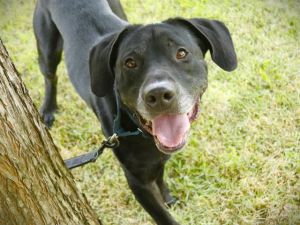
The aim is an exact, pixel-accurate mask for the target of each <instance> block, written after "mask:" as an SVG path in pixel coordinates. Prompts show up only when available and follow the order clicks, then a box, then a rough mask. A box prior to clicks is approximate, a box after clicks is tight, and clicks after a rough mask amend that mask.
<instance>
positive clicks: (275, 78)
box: [0, 0, 300, 225]
mask: <svg viewBox="0 0 300 225" xmlns="http://www.w3.org/2000/svg"><path fill="white" fill-rule="evenodd" d="M34 3H35V1H34V0H9V1H6V0H0V37H1V39H2V40H3V41H4V44H5V45H6V47H7V48H8V51H9V53H10V55H11V57H12V58H13V61H14V62H15V64H16V67H17V69H18V70H19V72H20V74H21V76H22V79H23V80H24V81H25V83H26V86H27V88H28V89H29V93H30V95H31V97H32V99H33V101H34V102H35V104H36V105H37V107H40V106H41V103H42V97H43V92H44V88H43V85H44V84H43V77H42V75H41V73H40V71H39V69H38V65H37V51H36V47H35V40H34V36H33V31H32V14H33V9H34ZM122 4H123V6H124V8H125V11H126V13H127V15H128V18H129V21H130V22H132V23H153V22H158V21H161V20H163V19H166V18H168V17H174V16H181V17H205V18H214V19H218V20H221V21H224V22H225V24H226V25H227V26H228V27H229V30H230V31H231V33H232V38H233V41H234V43H235V48H236V52H237V55H238V62H239V65H238V69H237V70H235V71H234V72H232V73H227V72H224V71H222V70H221V69H220V68H218V67H217V66H216V65H215V64H214V63H213V62H212V61H211V60H210V56H209V54H207V61H208V67H209V88H208V90H207V92H206V93H205V95H204V97H203V101H202V105H201V115H200V117H199V119H198V121H197V122H196V123H194V125H193V129H192V130H193V132H192V135H191V137H190V141H189V144H188V145H187V146H186V147H185V149H184V150H183V151H182V152H180V153H178V154H176V155H174V157H173V158H172V159H171V160H170V161H169V163H168V165H167V171H166V174H167V176H166V181H167V183H168V184H169V186H170V189H171V191H172V193H173V194H174V195H175V196H177V197H178V198H179V199H180V202H179V203H178V204H176V205H175V206H174V207H173V208H172V209H170V211H171V213H172V214H173V215H174V217H175V218H176V219H177V220H178V221H179V222H180V223H181V224H184V225H185V224H189V225H206V224H207V225H208V224H209V225H217V224H228V225H233V224H238V225H240V224H241V225H244V224H245V225H246V224H247V225H255V224H265V225H275V224H278V225H298V224H300V2H299V1H298V0H265V1H262V0H253V1H240V0H232V1H230V0H226V1H220V0H210V1H209V0H180V1H179V0H168V1H167V0H162V1H154V0H152V1H150V0H143V1H141V0H122ZM58 77H59V84H58V93H59V94H58V103H59V113H58V114H57V115H56V121H55V123H54V127H53V128H52V129H51V134H52V137H53V139H54V141H55V143H56V145H57V146H58V147H59V149H60V151H61V154H62V156H63V158H68V157H71V156H74V155H76V154H79V153H81V152H85V151H88V150H90V149H93V148H95V147H97V146H98V145H99V143H100V142H101V140H102V138H103V137H102V135H101V128H100V126H99V125H98V123H97V120H96V117H95V116H94V115H93V113H92V112H91V110H89V109H88V108H87V107H86V105H85V104H84V102H83V101H82V100H81V99H80V98H79V97H78V95H77V94H76V93H75V91H74V89H73V87H72V86H71V84H70V82H69V81H68V77H67V74H66V70H65V66H64V64H63V63H61V64H60V67H59V70H58ZM72 173H73V174H74V177H75V179H76V181H77V185H78V187H79V188H80V189H81V190H82V191H83V192H84V194H85V195H86V196H87V198H88V200H89V202H90V204H91V205H92V207H93V208H94V209H95V211H96V213H97V214H98V215H99V217H100V218H101V219H102V220H103V222H104V224H107V225H110V224H121V225H149V224H153V222H152V220H151V218H150V217H149V216H148V214H147V213H146V212H145V211H144V210H143V209H142V208H141V206H140V205H139V204H138V203H137V202H136V200H135V199H134V196H133V194H132V193H131V191H130V190H129V188H128V186H127V183H126V180H125V178H124V175H123V172H122V170H121V169H120V166H119V164H118V162H117V160H116V159H115V158H114V156H113V154H112V153H111V152H110V151H109V150H108V151H106V152H105V153H104V154H103V155H102V156H101V158H100V159H99V160H98V161H97V162H96V163H95V164H92V165H88V166H85V167H82V168H79V169H75V170H74V171H72Z"/></svg>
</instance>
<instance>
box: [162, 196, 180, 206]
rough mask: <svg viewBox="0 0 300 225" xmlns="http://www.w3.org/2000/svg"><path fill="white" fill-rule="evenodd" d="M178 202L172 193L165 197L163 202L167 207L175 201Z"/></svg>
mask: <svg viewBox="0 0 300 225" xmlns="http://www.w3.org/2000/svg"><path fill="white" fill-rule="evenodd" d="M177 202H178V199H177V198H176V197H174V196H172V195H168V196H167V197H166V198H165V204H166V205H167V206H168V207H172V206H173V205H175V204H176V203H177Z"/></svg>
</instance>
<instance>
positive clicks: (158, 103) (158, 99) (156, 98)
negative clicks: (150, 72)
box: [144, 86, 175, 110]
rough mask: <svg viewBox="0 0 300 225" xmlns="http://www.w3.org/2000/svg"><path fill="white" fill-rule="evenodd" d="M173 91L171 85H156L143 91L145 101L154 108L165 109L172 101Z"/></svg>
mask: <svg viewBox="0 0 300 225" xmlns="http://www.w3.org/2000/svg"><path fill="white" fill-rule="evenodd" d="M174 98H175V91H174V90H173V89H172V88H171V87H164V86H157V87H152V88H148V89H146V90H145V92H144V101H145V103H146V104H147V105H148V106H149V107H151V108H155V109H160V110H161V109H165V108H167V107H170V106H171V105H172V103H173V102H174Z"/></svg>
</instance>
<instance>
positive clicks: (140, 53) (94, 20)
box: [34, 0, 237, 225]
mask: <svg viewBox="0 0 300 225" xmlns="http://www.w3.org/2000/svg"><path fill="white" fill-rule="evenodd" d="M113 12H114V13H113ZM116 15H118V16H116ZM125 17H126V16H125V14H124V12H123V10H122V7H121V5H120V3H119V1H109V2H107V1H106V0H89V1H76V0H63V1H61V0H39V1H38V2H37V6H36V10H35V14H34V30H35V35H36V39H37V46H38V52H39V64H40V68H41V71H42V73H43V75H44V76H45V87H46V96H45V101H44V105H43V106H42V109H41V114H42V117H43V119H44V121H45V123H46V125H48V126H51V124H52V122H53V120H54V116H53V113H54V112H55V110H56V108H57V105H56V83H57V77H56V68H57V65H58V63H59V62H60V59H61V53H62V50H64V52H65V58H66V64H67V69H68V73H69V76H70V79H71V81H72V83H73V85H74V87H75V88H76V90H77V92H78V93H79V94H80V96H81V97H82V98H83V99H84V100H85V102H86V103H87V104H88V105H89V106H90V107H91V108H92V109H93V111H94V112H95V114H96V115H97V117H98V119H99V120H100V122H101V126H102V130H103V133H104V134H105V136H110V135H112V134H113V133H114V132H117V133H118V134H119V135H120V136H121V137H120V146H119V147H118V148H116V149H114V153H115V155H116V157H117V158H118V159H119V161H120V163H121V165H122V168H123V170H124V173H125V175H126V178H127V181H128V184H129V186H130V188H131V189H132V191H133V193H134V194H135V196H136V198H137V200H138V201H139V202H140V203H141V204H142V206H143V207H144V208H145V209H146V210H147V212H148V213H149V214H150V215H151V216H152V217H153V219H154V220H155V221H156V223H157V224H161V225H169V224H178V223H177V222H176V221H175V220H174V219H173V218H172V216H171V215H170V213H169V212H168V211H167V208H166V206H165V203H172V202H173V201H174V198H173V197H172V196H171V195H170V194H169V191H168V189H167V187H166V185H165V183H164V181H163V173H164V165H165V162H166V161H167V160H168V159H169V157H170V154H171V153H173V152H175V151H177V150H178V149H181V148H182V147H183V146H184V144H185V142H186V139H187V136H188V131H189V128H190V123H191V122H192V121H193V120H195V119H196V117H197V114H198V104H199V101H200V98H201V96H202V94H203V92H204V91H205V89H206V87H207V67H206V63H205V61H204V55H205V53H206V52H207V51H208V50H209V51H210V53H211V56H212V59H213V61H214V62H215V63H216V64H217V65H218V66H220V67H221V68H223V69H224V70H227V71H231V70H233V69H235V68H236V65H237V60H236V55H235V51H234V47H233V43H232V40H231V37H230V33H229V31H228V29H227V28H226V26H225V25H224V24H223V23H221V22H219V21H215V20H207V19H182V18H175V19H169V20H166V21H163V22H162V23H158V24H152V25H147V26H142V25H129V24H128V23H127V22H126V18H125ZM116 115H118V116H117V119H116V120H115V121H114V119H115V116H116Z"/></svg>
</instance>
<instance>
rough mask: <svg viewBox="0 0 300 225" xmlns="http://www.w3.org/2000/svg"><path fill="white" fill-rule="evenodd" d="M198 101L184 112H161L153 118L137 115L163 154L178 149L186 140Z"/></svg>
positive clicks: (196, 114) (195, 115) (195, 114)
mask: <svg viewBox="0 0 300 225" xmlns="http://www.w3.org/2000/svg"><path fill="white" fill-rule="evenodd" d="M198 102H199V101H198V100H197V101H196V103H195V104H194V106H193V108H192V109H191V110H190V111H189V112H187V113H185V114H162V115H159V116H157V117H155V118H154V119H153V120H146V119H144V118H142V117H141V116H139V119H140V123H141V124H142V126H143V128H144V129H145V130H146V131H147V132H148V133H150V134H151V135H152V136H153V137H154V141H155V144H156V146H157V147H158V149H159V150H160V151H162V152H163V153H165V154H171V153H174V152H176V151H178V150H180V149H181V148H182V147H183V146H184V145H185V143H186V142H187V138H188V134H189V129H190V125H191V123H192V122H193V121H194V120H195V119H196V118H197V117H198V114H199V103H198Z"/></svg>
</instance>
